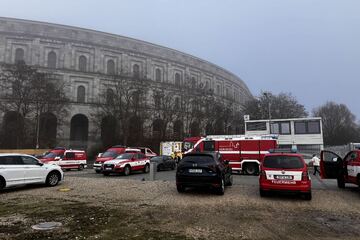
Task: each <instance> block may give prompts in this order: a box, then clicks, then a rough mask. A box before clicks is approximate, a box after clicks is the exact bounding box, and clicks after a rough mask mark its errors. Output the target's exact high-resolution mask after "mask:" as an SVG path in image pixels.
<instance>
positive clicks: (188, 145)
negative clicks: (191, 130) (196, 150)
mask: <svg viewBox="0 0 360 240" xmlns="http://www.w3.org/2000/svg"><path fill="white" fill-rule="evenodd" d="M193 147H194V143H193V142H184V144H183V149H184V151H187V150H189V149H192V148H193Z"/></svg>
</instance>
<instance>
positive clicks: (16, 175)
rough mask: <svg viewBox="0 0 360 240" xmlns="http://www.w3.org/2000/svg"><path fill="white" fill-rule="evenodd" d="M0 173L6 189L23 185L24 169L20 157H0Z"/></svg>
mask: <svg viewBox="0 0 360 240" xmlns="http://www.w3.org/2000/svg"><path fill="white" fill-rule="evenodd" d="M0 172H1V175H2V176H3V177H4V178H5V181H6V186H7V187H10V186H16V185H21V184H24V183H25V181H24V177H25V176H24V175H25V174H24V167H23V164H22V161H21V158H20V156H1V157H0Z"/></svg>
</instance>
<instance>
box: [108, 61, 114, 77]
mask: <svg viewBox="0 0 360 240" xmlns="http://www.w3.org/2000/svg"><path fill="white" fill-rule="evenodd" d="M106 73H107V74H110V75H114V74H115V62H114V60H111V59H110V60H108V61H107V64H106Z"/></svg>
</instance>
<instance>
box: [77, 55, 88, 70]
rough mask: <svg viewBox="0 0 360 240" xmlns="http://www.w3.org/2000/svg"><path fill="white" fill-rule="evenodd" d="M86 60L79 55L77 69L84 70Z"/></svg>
mask: <svg viewBox="0 0 360 240" xmlns="http://www.w3.org/2000/svg"><path fill="white" fill-rule="evenodd" d="M86 66H87V60H86V57H85V56H84V55H81V56H80V57H79V70H80V71H82V72H86Z"/></svg>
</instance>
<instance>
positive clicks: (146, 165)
mask: <svg viewBox="0 0 360 240" xmlns="http://www.w3.org/2000/svg"><path fill="white" fill-rule="evenodd" d="M148 172H150V164H148V163H147V164H145V167H144V173H148Z"/></svg>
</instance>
